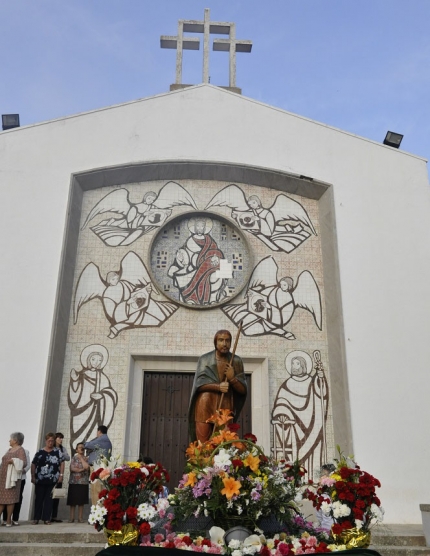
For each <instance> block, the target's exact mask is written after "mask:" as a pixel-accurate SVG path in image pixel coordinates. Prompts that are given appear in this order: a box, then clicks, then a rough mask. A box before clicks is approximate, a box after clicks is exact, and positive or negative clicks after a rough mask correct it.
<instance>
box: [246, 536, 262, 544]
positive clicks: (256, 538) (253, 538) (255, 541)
mask: <svg viewBox="0 0 430 556" xmlns="http://www.w3.org/2000/svg"><path fill="white" fill-rule="evenodd" d="M243 546H258V547H260V546H261V536H259V535H249V537H246V539H245V540H244V541H243Z"/></svg>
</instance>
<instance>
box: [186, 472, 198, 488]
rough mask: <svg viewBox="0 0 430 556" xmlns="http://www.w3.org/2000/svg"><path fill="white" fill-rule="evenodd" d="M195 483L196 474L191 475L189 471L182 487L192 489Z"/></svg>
mask: <svg viewBox="0 0 430 556" xmlns="http://www.w3.org/2000/svg"><path fill="white" fill-rule="evenodd" d="M196 481H197V477H196V474H195V473H193V472H192V471H190V472H189V473H188V477H187V482H186V483H185V484H184V487H186V486H192V487H193V486H194V485H195V484H196Z"/></svg>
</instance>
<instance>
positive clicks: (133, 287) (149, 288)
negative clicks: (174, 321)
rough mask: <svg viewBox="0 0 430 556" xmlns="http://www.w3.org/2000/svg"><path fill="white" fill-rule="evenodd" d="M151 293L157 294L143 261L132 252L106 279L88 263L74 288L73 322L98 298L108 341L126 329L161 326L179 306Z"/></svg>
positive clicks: (92, 264) (95, 267)
mask: <svg viewBox="0 0 430 556" xmlns="http://www.w3.org/2000/svg"><path fill="white" fill-rule="evenodd" d="M154 294H155V295H158V294H159V292H158V290H157V289H156V288H155V287H154V286H153V284H152V282H151V278H150V276H149V274H148V271H147V269H146V266H145V265H144V263H143V261H142V259H141V258H140V257H139V256H138V255H136V253H134V252H133V251H130V252H129V253H127V255H126V256H125V257H124V258H123V259H122V260H121V267H120V269H119V270H111V271H109V272H108V273H107V275H106V278H102V276H101V275H100V270H99V267H98V266H97V265H96V264H94V263H92V262H91V263H89V264H87V266H86V267H85V268H84V270H83V271H82V273H81V275H80V276H79V280H78V283H77V285H76V289H75V298H74V305H73V312H74V322H75V324H76V321H77V319H78V314H79V309H80V308H81V307H82V305H84V304H85V303H88V302H89V301H91V300H93V299H97V300H99V301H100V302H101V303H102V304H103V309H104V312H105V315H106V319H107V320H108V321H109V323H110V328H109V336H108V337H109V338H115V337H116V336H118V334H119V333H120V332H122V331H123V330H127V329H129V328H136V327H141V328H144V327H147V326H161V325H162V324H163V323H164V321H165V320H166V319H168V318H169V317H170V316H171V315H172V314H173V313H174V312H175V311H176V310H177V308H178V307H177V306H176V305H174V304H173V303H169V302H167V301H155V300H154V299H152V296H153V295H154Z"/></svg>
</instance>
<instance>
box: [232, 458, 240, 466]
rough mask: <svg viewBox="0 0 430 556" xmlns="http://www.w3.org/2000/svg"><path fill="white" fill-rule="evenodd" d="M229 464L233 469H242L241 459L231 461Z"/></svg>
mask: <svg viewBox="0 0 430 556" xmlns="http://www.w3.org/2000/svg"><path fill="white" fill-rule="evenodd" d="M231 463H232V464H233V467H243V461H242V460H241V459H232V460H231Z"/></svg>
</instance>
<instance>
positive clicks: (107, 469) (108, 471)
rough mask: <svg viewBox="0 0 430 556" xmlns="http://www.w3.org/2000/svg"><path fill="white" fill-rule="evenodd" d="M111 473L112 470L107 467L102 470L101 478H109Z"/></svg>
mask: <svg viewBox="0 0 430 556" xmlns="http://www.w3.org/2000/svg"><path fill="white" fill-rule="evenodd" d="M110 474H111V470H110V469H109V467H107V468H106V469H103V471H101V472H100V475H99V479H102V480H103V479H107V477H110Z"/></svg>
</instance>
